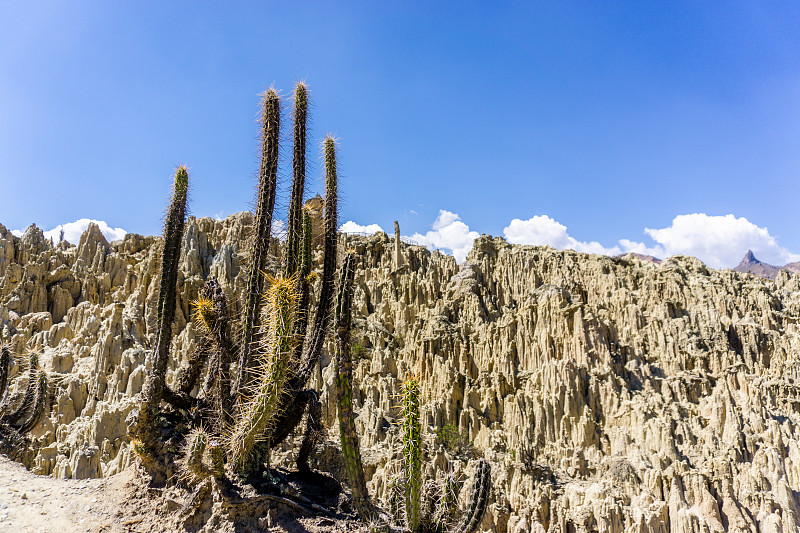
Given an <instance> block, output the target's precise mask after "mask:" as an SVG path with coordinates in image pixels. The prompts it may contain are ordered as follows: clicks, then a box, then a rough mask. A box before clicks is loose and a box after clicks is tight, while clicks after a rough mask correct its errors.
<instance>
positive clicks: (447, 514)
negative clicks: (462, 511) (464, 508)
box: [433, 472, 459, 531]
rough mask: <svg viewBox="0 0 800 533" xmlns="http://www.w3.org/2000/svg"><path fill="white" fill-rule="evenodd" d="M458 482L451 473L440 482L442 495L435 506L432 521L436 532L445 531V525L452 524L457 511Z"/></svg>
mask: <svg viewBox="0 0 800 533" xmlns="http://www.w3.org/2000/svg"><path fill="white" fill-rule="evenodd" d="M458 492H459V490H458V480H457V479H456V476H455V474H453V473H452V472H451V473H449V474H446V475H445V477H444V480H443V482H442V495H441V498H440V499H439V502H438V504H437V506H436V511H435V512H434V515H433V517H434V518H433V521H434V523H435V524H437V527H438V529H437V530H438V531H445V528H446V526H447V524H450V523H452V522H453V520H454V519H455V517H456V511H457V510H458Z"/></svg>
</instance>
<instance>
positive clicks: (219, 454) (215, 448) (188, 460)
mask: <svg viewBox="0 0 800 533" xmlns="http://www.w3.org/2000/svg"><path fill="white" fill-rule="evenodd" d="M223 461H224V456H223V451H222V448H221V446H220V445H219V442H218V441H216V440H214V439H213V438H212V437H211V436H210V435H209V434H208V433H207V432H206V430H204V429H203V428H197V429H195V430H192V432H191V433H189V435H188V436H187V437H186V449H185V450H184V454H183V459H182V460H181V462H180V463H179V467H180V469H181V470H182V473H183V477H184V479H186V480H187V481H189V482H190V483H197V482H199V481H202V480H204V479H206V478H208V477H215V478H221V477H222V476H223V475H224V474H225V467H224V464H223Z"/></svg>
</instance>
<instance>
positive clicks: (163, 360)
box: [134, 165, 189, 450]
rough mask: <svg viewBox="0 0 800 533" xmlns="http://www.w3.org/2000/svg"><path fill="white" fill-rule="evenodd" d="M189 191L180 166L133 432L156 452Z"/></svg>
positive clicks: (165, 227) (165, 226) (174, 186)
mask: <svg viewBox="0 0 800 533" xmlns="http://www.w3.org/2000/svg"><path fill="white" fill-rule="evenodd" d="M188 190H189V174H188V173H187V171H186V167H185V166H183V165H181V166H179V167H178V169H177V171H176V172H175V179H174V182H173V188H172V201H171V203H170V206H169V209H168V211H167V220H166V223H165V224H164V248H163V251H162V254H161V255H162V257H161V282H160V284H159V291H158V307H157V316H158V336H157V341H156V348H155V350H154V351H153V355H152V358H151V363H152V364H151V370H150V371H149V372H148V374H147V378H146V381H145V386H144V399H143V401H142V405H141V407H140V408H139V416H138V419H137V423H136V426H135V428H134V433H135V434H136V436H138V437H139V438H140V439H141V441H142V444H143V446H144V447H145V448H146V449H148V450H153V448H154V446H155V440H156V428H157V426H156V424H155V417H156V415H157V413H158V408H159V404H160V403H161V400H162V398H163V396H164V390H165V388H166V384H165V377H166V372H167V362H168V360H169V345H170V341H171V339H172V322H173V320H174V319H175V294H176V292H177V285H178V262H179V260H180V251H181V238H182V237H183V227H184V224H185V221H186V196H187V193H188Z"/></svg>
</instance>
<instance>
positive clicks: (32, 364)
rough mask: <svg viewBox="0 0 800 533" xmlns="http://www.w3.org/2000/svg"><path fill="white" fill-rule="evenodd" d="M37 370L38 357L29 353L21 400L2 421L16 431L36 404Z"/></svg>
mask: <svg viewBox="0 0 800 533" xmlns="http://www.w3.org/2000/svg"><path fill="white" fill-rule="evenodd" d="M38 370H39V355H38V354H37V353H35V352H31V354H30V355H29V356H28V378H27V383H26V385H25V392H24V393H23V395H22V398H21V399H19V401H17V403H16V405H15V406H14V408H13V409H10V410H9V412H8V413H6V414H5V415H4V416H3V419H2V421H3V422H5V423H6V424H8V425H9V426H11V427H14V428H16V429H17V430H19V427H20V424H21V423H22V420H23V419H24V418H25V415H26V414H27V413H28V411H29V410H30V409H31V408H32V407H34V406H35V404H36V393H37V390H38V386H37V375H38Z"/></svg>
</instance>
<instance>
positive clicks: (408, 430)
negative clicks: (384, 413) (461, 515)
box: [403, 378, 422, 533]
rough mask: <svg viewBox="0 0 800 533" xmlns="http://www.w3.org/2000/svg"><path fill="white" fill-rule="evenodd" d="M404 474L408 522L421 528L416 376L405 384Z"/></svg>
mask: <svg viewBox="0 0 800 533" xmlns="http://www.w3.org/2000/svg"><path fill="white" fill-rule="evenodd" d="M403 474H404V478H405V483H406V522H407V525H408V528H409V529H410V530H411V531H414V532H415V533H416V532H417V531H419V529H420V521H421V515H420V511H421V509H420V507H421V501H422V431H421V430H420V425H419V385H418V384H417V382H416V380H415V379H414V378H409V379H407V380H406V382H405V383H404V384H403Z"/></svg>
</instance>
